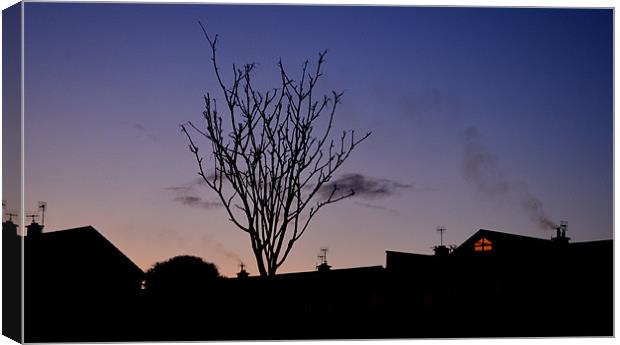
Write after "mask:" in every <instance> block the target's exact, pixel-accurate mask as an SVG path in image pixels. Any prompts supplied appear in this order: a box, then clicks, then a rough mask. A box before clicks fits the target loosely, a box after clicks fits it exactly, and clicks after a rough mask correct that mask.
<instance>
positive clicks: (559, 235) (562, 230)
mask: <svg viewBox="0 0 620 345" xmlns="http://www.w3.org/2000/svg"><path fill="white" fill-rule="evenodd" d="M566 228H568V222H566V221H564V220H563V221H561V222H560V226H558V227H557V228H556V229H555V232H556V237H553V238H552V239H551V241H553V242H554V243H557V244H560V245H567V244H568V241H569V240H570V237H566Z"/></svg>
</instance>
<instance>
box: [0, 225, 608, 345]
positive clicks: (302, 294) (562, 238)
mask: <svg viewBox="0 0 620 345" xmlns="http://www.w3.org/2000/svg"><path fill="white" fill-rule="evenodd" d="M16 228H17V227H16V226H15V224H13V223H8V222H5V223H3V245H5V246H7V245H11V243H12V245H14V244H20V243H21V240H22V239H23V240H24V260H25V277H24V279H25V280H24V283H25V290H24V293H25V295H24V301H25V311H24V312H25V329H24V330H25V341H28V342H50V341H62V342H70V341H82V342H86V341H89V342H90V341H106V342H108V341H162V340H163V341H166V340H167V341H172V340H176V341H188V340H198V341H207V340H294V339H364V338H375V339H376V338H429V337H430V338H442V337H449V338H455V337H546V336H612V335H613V240H604V241H591V242H575V243H573V242H570V239H569V238H568V237H566V232H565V229H563V230H562V229H558V232H557V234H556V236H555V237H553V238H551V239H541V238H533V237H528V236H521V235H515V234H508V233H503V232H498V231H492V230H484V229H481V230H478V231H477V232H475V233H474V234H473V235H472V236H471V237H469V238H468V239H467V240H465V241H464V242H463V243H462V244H461V245H459V246H457V247H455V248H448V247H445V246H443V245H440V246H437V247H435V253H434V255H426V254H416V253H404V252H395V251H386V262H385V267H383V266H370V267H355V268H340V269H338V268H331V266H330V265H327V262H326V261H325V265H323V266H321V267H320V268H321V269H319V267H317V270H316V271H310V272H296V273H285V274H278V275H275V276H270V277H259V276H251V275H249V274H248V272H247V271H245V270H244V268H242V272H240V273H241V274H239V275H238V277H235V278H218V279H215V280H213V283H212V285H211V286H209V287H205V288H204V290H200V291H197V290H196V289H190V290H186V291H181V292H178V291H177V292H175V293H173V294H159V295H158V294H152V293H149V291H146V290H142V289H141V282H142V279H143V276H144V274H143V272H142V271H141V270H140V269H139V268H138V267H137V266H136V265H135V264H133V263H132V262H131V260H129V259H128V258H127V257H126V256H125V255H124V254H123V253H122V252H120V251H119V250H118V249H117V248H116V247H115V246H114V245H113V244H112V243H110V242H109V241H108V240H107V239H106V238H105V237H104V236H102V235H101V234H100V233H99V232H98V231H97V230H96V229H94V228H93V227H91V226H86V227H81V228H75V229H68V230H62V231H53V232H44V231H42V230H43V228H42V227H41V226H40V225H38V224H37V223H34V222H33V223H32V224H30V225H29V226H28V227H27V229H28V231H27V236H25V237H24V238H21V237H19V236H17V234H16ZM7 239H10V240H9V241H6V240H7ZM6 249H7V248H3V255H6V254H5V253H9V252H10V251H6ZM17 254H19V252H18V251H14V252H13V254H12V255H13V257H14V256H15V255H17ZM5 268H6V267H5ZM6 272H7V271H6V270H5V271H4V274H7V273H6ZM13 273H14V272H13ZM6 277H7V276H6V275H5V277H4V279H7V278H6ZM4 298H5V299H6V295H5V296H4ZM5 334H6V332H5Z"/></svg>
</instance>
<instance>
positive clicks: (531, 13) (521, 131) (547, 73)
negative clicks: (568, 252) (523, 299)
mask: <svg viewBox="0 0 620 345" xmlns="http://www.w3.org/2000/svg"><path fill="white" fill-rule="evenodd" d="M198 20H201V21H203V22H204V23H206V25H207V28H208V29H209V30H210V31H211V32H212V33H218V34H219V35H220V42H221V43H220V50H219V53H220V61H221V64H222V67H223V68H224V69H225V68H226V67H228V66H230V65H231V64H232V63H237V64H242V63H246V62H257V63H258V69H257V72H256V78H255V79H256V80H257V81H258V82H259V83H260V84H261V85H262V86H264V87H271V86H274V85H275V83H274V82H275V79H274V78H276V77H277V69H276V63H277V61H278V58H280V57H282V60H283V62H284V63H285V64H286V65H287V66H288V67H289V69H290V70H291V71H292V72H296V71H299V67H300V66H301V63H302V62H303V61H304V60H305V59H310V60H311V61H312V60H313V59H314V58H315V57H316V56H317V54H318V52H319V51H322V50H323V49H328V50H329V53H328V56H327V63H326V65H325V79H324V84H323V87H324V89H323V90H324V91H325V92H329V91H330V90H332V89H335V90H344V91H345V94H344V98H343V104H342V107H341V108H340V111H339V114H338V119H337V128H343V129H344V128H352V129H355V130H356V131H359V132H360V133H362V132H365V131H372V132H373V135H372V136H371V137H370V138H369V139H368V141H367V142H365V143H364V144H363V145H361V146H360V148H359V149H358V150H357V151H356V152H354V154H353V155H352V156H351V159H350V161H348V162H347V163H346V164H345V165H344V166H343V167H342V169H341V170H340V171H339V172H338V173H337V174H336V177H337V178H347V176H348V177H351V176H354V177H355V176H357V177H358V178H357V179H349V182H351V183H356V186H357V187H358V188H365V189H363V190H364V191H365V193H360V194H359V195H358V196H357V197H356V198H355V199H349V200H345V201H343V202H341V203H339V204H335V205H332V206H331V207H329V208H326V209H325V210H324V211H323V213H322V214H320V215H319V216H317V218H316V219H315V220H314V223H313V224H312V225H311V226H312V229H311V230H310V231H308V233H307V234H305V235H304V238H302V239H301V241H300V242H299V244H298V247H297V248H296V251H294V252H293V254H292V256H291V257H290V259H289V261H288V262H287V264H285V265H284V266H283V267H282V271H283V272H287V271H304V270H311V269H312V268H313V267H314V264H315V262H316V254H317V253H318V249H319V247H321V246H328V247H330V254H329V255H330V256H329V259H330V264H332V265H334V266H336V267H354V266H363V265H380V264H383V263H384V252H385V250H401V251H408V252H421V253H427V252H430V251H431V249H430V247H431V246H433V245H434V244H437V243H438V242H439V238H438V236H437V234H436V232H435V228H436V227H437V226H440V225H441V226H445V227H446V228H447V229H448V231H447V232H446V234H445V236H444V241H445V242H447V243H455V244H456V243H461V242H462V241H463V240H464V239H466V238H468V237H469V236H470V235H471V234H473V233H474V232H475V231H476V230H477V229H479V228H487V229H495V230H499V231H504V232H510V233H515V234H523V235H527V236H534V237H541V238H549V237H551V236H552V235H553V232H551V231H549V230H548V229H544V227H543V226H541V225H540V224H541V223H540V222H538V221H537V220H536V219H535V218H536V217H533V216H532V213H531V207H530V208H529V211H528V208H527V207H524V204H525V205H529V206H532V205H534V206H535V209H540V210H541V211H544V215H546V216H547V217H548V218H549V219H550V220H551V221H553V222H559V221H560V220H567V221H568V222H569V235H570V236H571V237H572V238H573V239H575V240H579V241H586V240H595V239H606V238H611V237H612V236H613V225H612V219H613V213H612V212H613V211H612V205H613V200H612V195H613V191H612V181H613V180H612V172H613V169H612V152H613V151H612V142H613V134H612V133H613V129H612V123H613V108H612V103H613V96H612V90H613V88H612V87H613V84H612V80H613V77H612V68H613V61H612V56H613V55H612V46H613V40H612V37H613V32H612V25H613V12H612V11H611V10H594V9H580V10H571V9H540V8H539V9H523V8H522V9H509V8H503V9H500V8H494V9H491V8H486V9H481V8H420V7H409V8H403V7H390V8H384V7H320V6H250V5H243V6H231V5H181V4H174V5H163V4H158V5H144V4H59V3H52V4H45V3H27V4H26V9H25V32H26V37H25V42H26V46H25V67H26V75H25V110H24V113H25V125H26V128H25V132H26V139H25V141H26V142H25V144H26V148H25V153H26V162H25V168H26V187H25V192H26V200H25V203H26V209H27V211H33V210H34V208H36V203H37V201H38V200H45V201H47V202H48V205H49V211H48V213H47V214H46V229H47V230H55V229H65V228H71V227H77V226H84V225H89V224H90V225H93V226H94V227H96V228H97V229H99V230H100V231H101V232H102V233H103V234H104V235H105V236H106V237H107V238H108V239H110V240H111V241H112V242H113V243H115V244H116V245H117V246H118V247H119V249H121V250H122V251H123V252H124V253H126V254H127V255H128V256H129V257H130V258H131V259H132V260H133V261H134V262H136V263H137V264H138V265H139V266H140V267H142V268H143V269H146V268H148V267H150V266H151V265H152V264H153V263H155V262H156V261H161V260H165V259H167V258H170V257H172V256H175V255H179V254H190V255H197V256H200V257H203V258H204V259H205V260H207V261H213V262H215V263H216V264H217V265H218V267H219V268H220V271H221V272H222V273H223V274H225V275H228V276H232V275H233V274H234V272H236V271H237V270H238V269H237V263H238V262H237V261H238V260H242V261H244V262H245V263H246V265H248V268H249V271H250V272H251V273H253V274H256V273H257V272H256V269H255V267H254V263H253V258H252V256H251V254H250V253H249V248H248V244H247V241H246V239H245V237H244V235H243V234H242V233H240V232H239V231H238V230H237V229H235V228H234V226H233V225H231V224H230V223H229V222H228V221H227V219H226V217H225V215H224V211H223V209H221V208H219V207H217V206H216V204H214V202H215V201H216V198H215V195H214V194H213V193H211V191H209V190H208V189H207V188H206V187H205V186H201V185H199V184H196V167H195V165H194V161H193V158H192V157H191V153H189V152H188V151H187V146H186V141H185V140H184V137H183V136H182V135H181V133H180V132H179V129H178V125H179V124H180V123H183V122H186V121H188V120H192V121H198V120H199V118H200V114H201V112H202V106H203V103H202V95H203V94H204V93H205V92H207V91H211V90H214V89H215V84H214V78H213V75H212V71H211V69H210V66H209V61H208V57H209V52H208V45H207V44H206V42H205V41H204V39H203V37H202V32H201V31H200V27H199V26H198V24H197V21H198ZM472 131H474V132H475V133H476V143H477V146H476V147H477V149H478V151H475V154H474V155H473V157H474V161H475V162H477V164H474V165H473V166H474V170H471V169H470V168H471V167H472V164H468V161H467V159H468V152H469V153H470V154H471V151H468V148H471V147H470V146H468V141H467V140H466V138H467V133H470V134H471V133H472ZM470 163H471V162H470ZM468 169H469V170H468ZM472 172H474V173H476V174H473V175H472ZM481 181H482V182H483V183H481ZM5 193H7V194H6V195H7V196H10V195H11V193H14V191H10V190H9V191H7V192H5ZM84 196H88V200H84ZM6 199H8V202H9V206H11V205H10V202H11V198H10V197H7V198H6ZM532 200H536V201H538V202H539V204H538V203H533V204H532V203H527V201H532ZM534 215H536V214H534ZM352 239H354V241H352Z"/></svg>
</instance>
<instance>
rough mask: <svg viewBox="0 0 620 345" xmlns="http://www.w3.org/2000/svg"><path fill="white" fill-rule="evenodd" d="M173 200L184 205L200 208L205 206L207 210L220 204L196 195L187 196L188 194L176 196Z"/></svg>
mask: <svg viewBox="0 0 620 345" xmlns="http://www.w3.org/2000/svg"><path fill="white" fill-rule="evenodd" d="M174 201H177V202H180V203H181V204H183V205H185V206H191V207H200V208H205V209H207V210H210V209H213V208H216V207H220V206H221V204H220V203H219V202H213V201H206V200H203V199H202V198H201V197H198V196H188V195H184V196H177V197H176V198H174Z"/></svg>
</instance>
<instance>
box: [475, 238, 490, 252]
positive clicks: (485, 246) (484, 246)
mask: <svg viewBox="0 0 620 345" xmlns="http://www.w3.org/2000/svg"><path fill="white" fill-rule="evenodd" d="M491 249H493V243H491V241H489V240H488V239H486V238H484V237H481V238H480V239H479V240H478V241H476V243H474V251H477V252H490V251H491Z"/></svg>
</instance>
